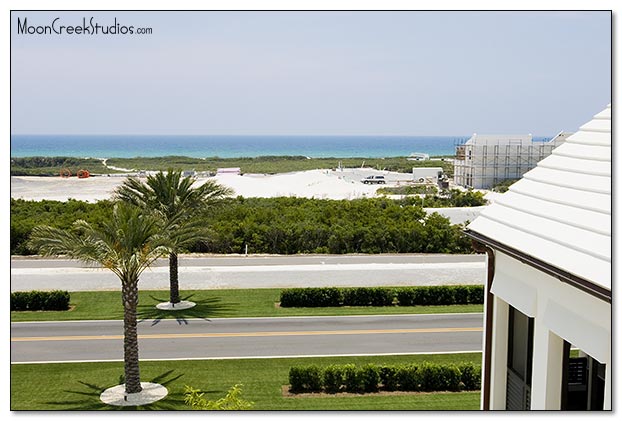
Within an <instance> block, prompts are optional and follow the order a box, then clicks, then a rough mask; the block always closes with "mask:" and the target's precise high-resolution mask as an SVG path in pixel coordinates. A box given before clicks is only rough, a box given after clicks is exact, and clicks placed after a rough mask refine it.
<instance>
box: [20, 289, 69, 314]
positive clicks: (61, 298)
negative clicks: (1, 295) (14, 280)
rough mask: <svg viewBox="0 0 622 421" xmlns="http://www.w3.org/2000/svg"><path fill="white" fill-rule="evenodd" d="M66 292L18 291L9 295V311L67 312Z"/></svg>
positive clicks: (67, 298)
mask: <svg viewBox="0 0 622 421" xmlns="http://www.w3.org/2000/svg"><path fill="white" fill-rule="evenodd" d="M69 302H70V296H69V293H68V292H67V291H24V292H21V291H18V292H13V293H11V311H41V310H43V311H64V310H69Z"/></svg>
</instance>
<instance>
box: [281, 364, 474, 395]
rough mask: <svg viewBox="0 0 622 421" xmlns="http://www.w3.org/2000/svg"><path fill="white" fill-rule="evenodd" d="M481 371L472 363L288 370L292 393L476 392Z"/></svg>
mask: <svg viewBox="0 0 622 421" xmlns="http://www.w3.org/2000/svg"><path fill="white" fill-rule="evenodd" d="M480 383H481V372H480V368H479V367H476V366H475V365H474V364H473V363H470V362H469V363H460V364H453V363H452V364H435V363H430V362H427V361H426V362H424V363H422V364H402V365H377V364H373V363H372V364H365V365H363V366H358V367H357V366H356V365H354V364H345V365H330V366H328V367H323V368H322V367H318V366H316V365H305V366H295V367H292V368H290V370H289V384H290V391H291V392H292V393H318V392H326V393H332V394H334V393H340V392H348V393H377V392H379V391H388V392H393V391H395V390H399V391H402V392H440V391H451V392H457V391H461V390H479V389H480Z"/></svg>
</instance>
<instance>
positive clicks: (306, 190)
mask: <svg viewBox="0 0 622 421" xmlns="http://www.w3.org/2000/svg"><path fill="white" fill-rule="evenodd" d="M375 174H381V175H384V176H385V177H386V179H387V185H389V186H390V185H396V184H398V183H401V182H404V181H406V180H409V179H412V175H410V174H401V173H390V172H387V171H377V170H373V169H345V170H343V171H332V170H312V171H301V172H294V173H286V174H275V175H263V174H245V175H234V174H220V175H217V176H216V177H211V178H198V180H197V184H198V185H200V184H202V183H204V182H205V181H206V180H209V179H214V180H216V181H217V182H219V183H220V184H222V185H224V186H227V187H230V188H232V189H233V190H234V195H236V196H237V195H240V196H244V197H277V196H286V197H306V198H317V199H356V198H362V197H374V196H375V195H376V190H377V189H378V187H379V186H378V185H365V184H363V183H361V182H360V179H361V178H362V177H365V176H368V175H375ZM124 179H125V177H124V176H119V175H115V176H97V177H90V178H86V179H78V178H76V177H71V178H61V177H25V176H24V177H22V176H13V177H11V198H14V199H25V200H46V199H47V200H59V201H66V200H68V199H70V198H71V199H76V200H83V201H88V202H96V201H98V200H102V199H109V198H110V197H111V195H112V192H113V191H114V189H115V188H116V187H117V186H119V185H120V184H121V183H122V182H123V180H124Z"/></svg>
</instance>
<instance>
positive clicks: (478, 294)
mask: <svg viewBox="0 0 622 421" xmlns="http://www.w3.org/2000/svg"><path fill="white" fill-rule="evenodd" d="M467 288H468V289H469V304H484V287H483V286H482V285H469V286H468V287H467Z"/></svg>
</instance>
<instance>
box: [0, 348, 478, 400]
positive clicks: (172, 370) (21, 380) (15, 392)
mask: <svg viewBox="0 0 622 421" xmlns="http://www.w3.org/2000/svg"><path fill="white" fill-rule="evenodd" d="M424 361H427V362H430V363H438V364H452V363H453V364H460V363H463V362H464V363H469V362H470V363H472V364H474V365H475V366H480V365H481V353H468V354H436V355H393V356H391V355H386V356H366V357H331V358H319V357H318V358H278V359H242V360H202V361H201V360H195V361H143V362H141V363H140V369H141V376H142V378H143V379H144V381H148V382H155V383H159V384H163V385H164V386H166V388H167V389H168V392H169V393H168V395H167V397H166V398H164V399H163V400H161V401H158V402H156V403H153V404H151V405H149V406H147V407H145V408H144V409H148V410H188V409H190V408H189V407H188V406H187V405H186V404H185V403H184V392H185V386H186V385H189V386H192V387H193V388H196V389H200V390H201V391H202V392H204V393H205V394H204V397H205V398H206V399H207V400H215V399H219V398H221V397H222V396H223V395H224V394H225V393H227V390H229V388H230V387H231V386H232V385H233V384H243V385H244V386H243V390H244V394H243V397H244V399H247V400H249V401H252V402H255V406H254V407H253V410H289V411H292V410H402V411H404V410H430V411H431V410H436V411H449V410H477V409H479V399H480V393H479V391H475V392H458V393H413V394H402V395H380V394H376V395H357V396H343V397H342V396H339V395H335V396H323V397H313V398H307V397H285V396H283V393H282V387H283V386H284V385H286V384H288V382H289V379H288V374H289V368H290V367H293V366H297V365H309V364H314V365H317V366H318V367H326V366H329V365H333V364H356V365H365V364H369V363H373V364H378V365H398V364H421V363H423V362H424ZM122 374H123V363H122V362H105V363H67V364H12V365H11V410H14V411H19V410H48V411H49V410H83V411H88V410H103V411H119V410H123V409H122V408H121V407H111V406H108V405H106V404H104V403H102V402H101V401H100V400H99V395H100V394H101V393H102V392H103V391H104V390H105V389H106V388H108V387H111V386H115V385H117V384H119V377H120V376H121V375H122ZM126 409H127V410H133V409H134V408H131V407H130V408H126ZM139 409H141V408H139Z"/></svg>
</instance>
